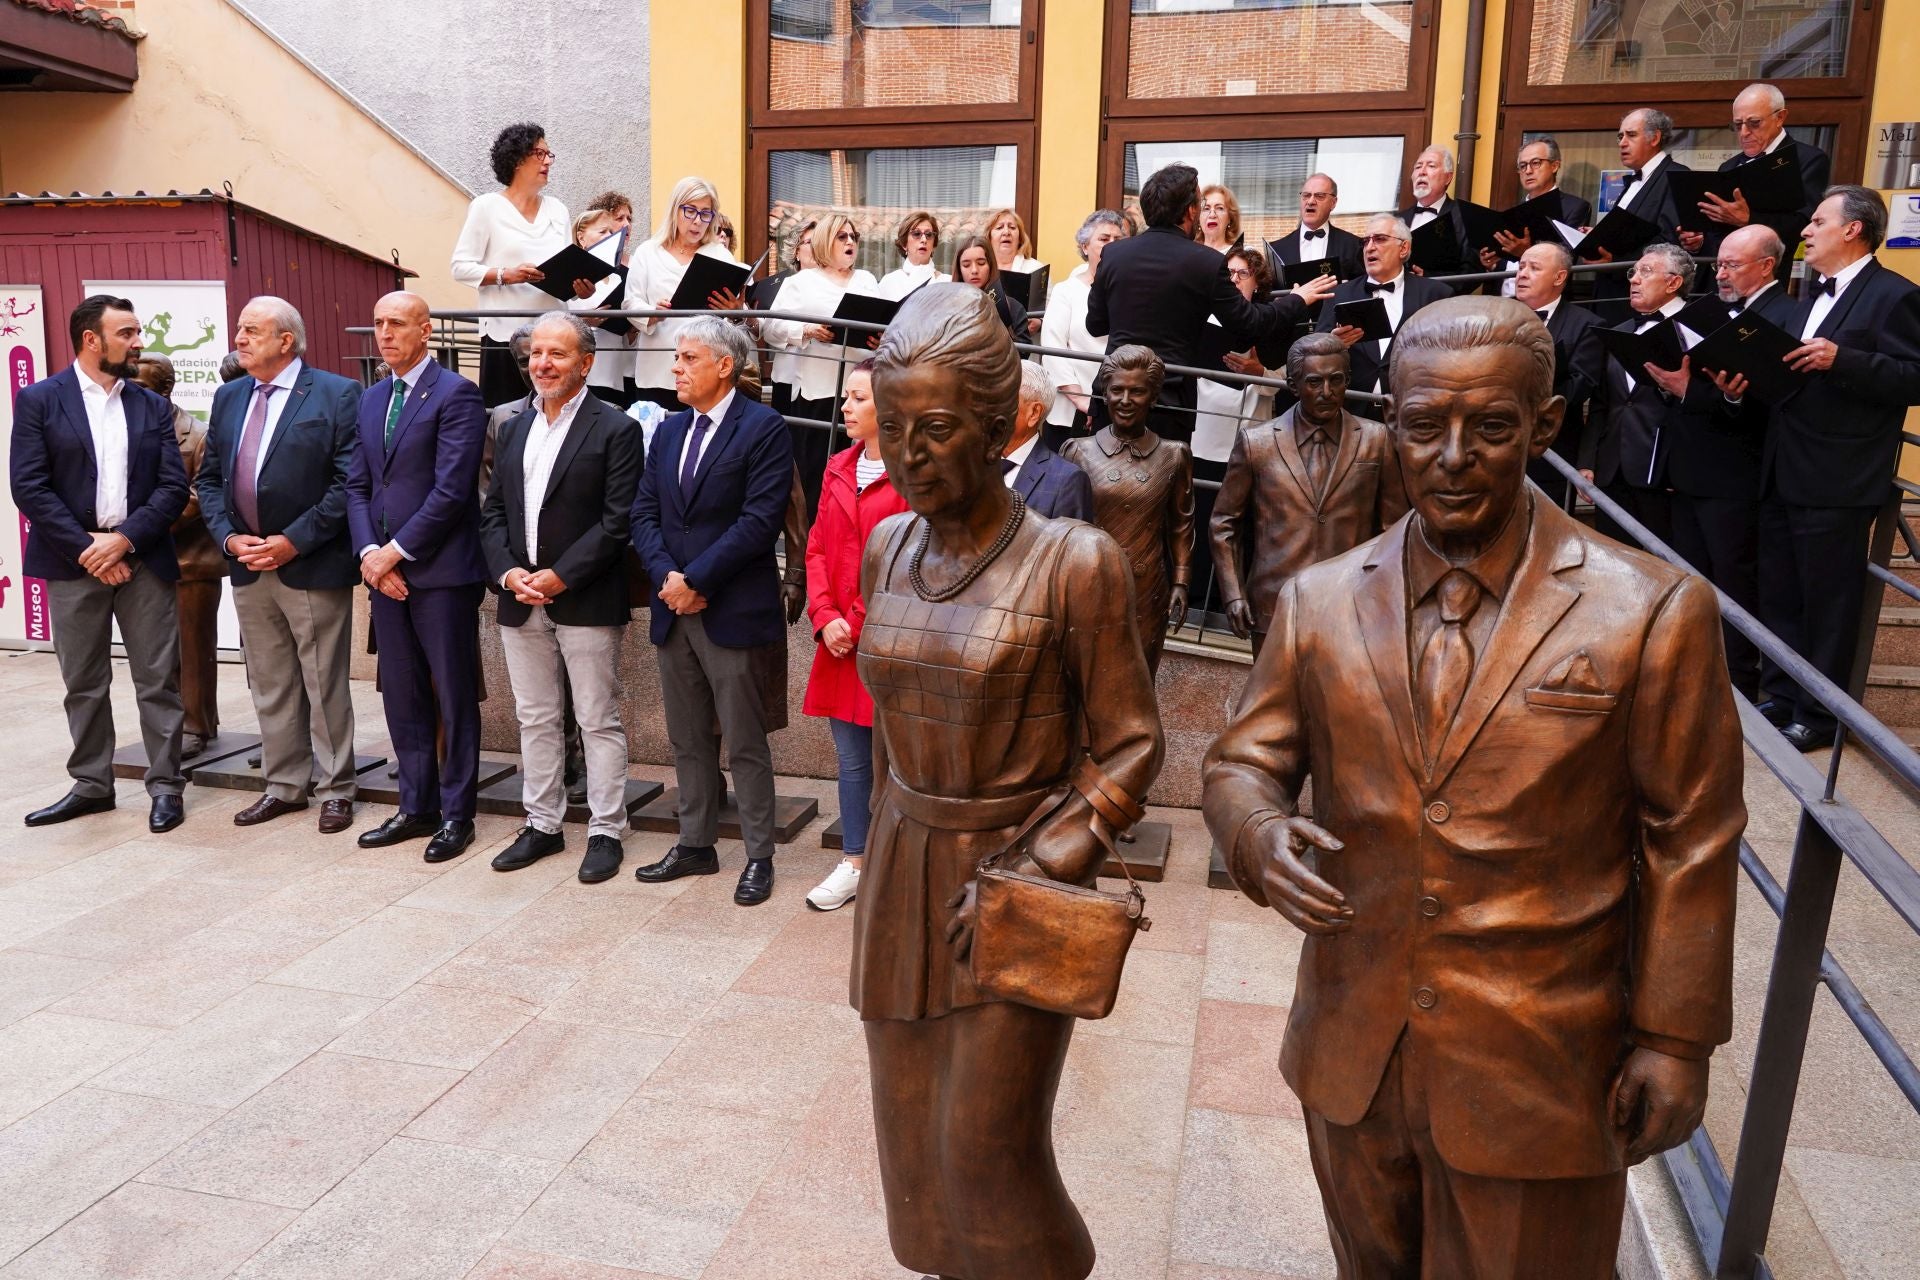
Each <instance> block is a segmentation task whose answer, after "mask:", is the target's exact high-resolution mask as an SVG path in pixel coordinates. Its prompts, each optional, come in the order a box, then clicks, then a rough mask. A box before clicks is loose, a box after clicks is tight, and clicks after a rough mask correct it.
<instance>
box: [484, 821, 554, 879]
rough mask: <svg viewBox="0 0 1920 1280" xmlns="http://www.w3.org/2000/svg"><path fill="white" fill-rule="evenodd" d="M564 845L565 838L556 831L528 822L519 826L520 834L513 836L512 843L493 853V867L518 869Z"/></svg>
mask: <svg viewBox="0 0 1920 1280" xmlns="http://www.w3.org/2000/svg"><path fill="white" fill-rule="evenodd" d="M566 847H567V838H566V837H565V836H563V835H561V834H560V833H559V832H558V831H542V830H541V829H540V828H538V827H536V826H533V825H532V824H531V823H529V824H528V825H527V826H524V827H522V828H520V834H519V835H517V836H515V837H514V838H513V843H512V844H510V845H508V846H507V847H506V848H504V849H502V850H501V851H500V852H499V853H496V854H495V855H493V869H494V870H495V871H518V870H520V869H521V868H522V867H530V866H532V865H533V864H534V863H536V862H538V861H540V859H542V858H544V857H546V856H547V855H548V854H550V853H558V852H560V851H561V850H562V849H564V848H566Z"/></svg>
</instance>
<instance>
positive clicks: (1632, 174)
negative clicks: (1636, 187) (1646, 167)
mask: <svg viewBox="0 0 1920 1280" xmlns="http://www.w3.org/2000/svg"><path fill="white" fill-rule="evenodd" d="M1638 181H1640V171H1639V170H1638V169H1629V170H1627V185H1628V186H1632V185H1633V184H1634V183H1636V182H1638Z"/></svg>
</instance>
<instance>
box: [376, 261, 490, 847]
mask: <svg viewBox="0 0 1920 1280" xmlns="http://www.w3.org/2000/svg"><path fill="white" fill-rule="evenodd" d="M432 330H433V318H432V315H431V313H430V312H429V311H428V309H427V302H426V299H424V298H422V297H420V296H419V295H418V294H412V293H390V294H388V295H387V296H386V297H384V298H382V299H380V301H379V302H378V303H376V304H375V306H374V308H373V337H374V342H375V344H376V345H377V346H378V347H379V348H380V358H381V359H383V360H385V361H386V362H387V367H388V368H390V369H392V370H393V373H392V375H391V376H389V377H386V378H383V379H381V380H380V381H379V382H377V383H375V384H374V385H373V386H371V387H369V388H368V389H367V391H366V393H365V394H364V395H362V396H361V397H360V447H359V449H358V450H357V451H356V452H355V453H354V455H353V465H352V467H351V468H350V469H349V471H348V473H347V524H348V529H349V532H350V534H351V536H352V544H353V547H354V549H355V551H356V552H357V553H358V555H359V560H360V577H361V580H362V581H364V582H365V583H366V584H367V586H369V587H371V588H372V589H373V593H374V594H373V634H374V639H375V641H376V643H377V644H378V646H379V650H380V693H381V699H382V701H383V702H384V703H385V705H386V712H387V733H388V735H389V736H390V737H391V738H392V739H393V751H394V755H395V756H397V757H398V758H399V761H400V810H399V812H398V813H395V814H394V815H393V816H392V817H391V818H388V819H387V820H386V821H385V822H383V823H381V824H380V825H379V826H377V827H375V828H374V829H373V830H371V831H367V832H363V833H362V834H361V836H360V844H361V847H362V848H367V849H378V848H382V847H384V846H387V845H393V844H399V843H401V842H402V841H405V840H417V839H419V838H420V837H422V836H429V837H431V838H430V839H429V840H428V841H427V851H426V860H427V861H428V862H445V861H447V860H448V859H449V858H455V857H458V856H459V854H460V852H461V850H463V849H465V848H466V847H467V846H468V845H469V844H471V843H473V814H474V798H475V792H476V790H477V787H476V785H475V784H476V780H477V778H478V776H479V770H480V702H479V691H480V597H481V596H482V594H483V593H484V591H485V588H484V587H483V586H482V584H483V583H484V582H485V581H486V577H487V568H486V560H485V558H484V557H483V556H482V555H481V551H480V499H479V484H480V455H481V452H482V450H483V449H484V448H485V445H486V437H487V411H486V408H485V406H483V405H482V404H481V403H480V391H479V388H477V387H475V386H474V385H473V384H472V383H471V382H468V381H467V380H466V379H465V378H463V377H461V376H460V375H459V374H457V373H455V372H453V371H452V370H451V369H444V368H442V367H441V366H440V364H439V363H438V362H437V361H435V360H434V359H433V358H432V357H431V356H429V355H428V354H427V340H428V338H429V337H430V335H431V334H432ZM436 732H437V734H438V738H439V741H438V742H436Z"/></svg>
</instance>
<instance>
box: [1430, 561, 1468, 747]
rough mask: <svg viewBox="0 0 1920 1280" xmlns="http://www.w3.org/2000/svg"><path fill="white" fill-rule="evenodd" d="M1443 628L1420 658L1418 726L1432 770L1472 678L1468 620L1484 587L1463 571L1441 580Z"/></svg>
mask: <svg viewBox="0 0 1920 1280" xmlns="http://www.w3.org/2000/svg"><path fill="white" fill-rule="evenodd" d="M1438 595H1439V600H1440V626H1439V627H1438V628H1436V629H1435V631H1434V633H1433V635H1432V636H1430V637H1428V639H1427V647H1426V649H1425V650H1424V651H1422V653H1421V655H1420V715H1421V722H1420V726H1421V728H1422V729H1423V730H1424V731H1425V732H1424V740H1425V743H1426V749H1427V762H1428V768H1429V769H1431V768H1432V762H1433V761H1434V760H1435V759H1436V758H1438V756H1439V755H1440V745H1441V744H1442V743H1444V742H1445V741H1446V740H1447V728H1448V726H1450V725H1451V724H1452V723H1453V717H1454V713H1456V712H1457V711H1459V710H1460V700H1461V699H1462V698H1464V697H1466V694H1467V682H1468V681H1469V680H1471V679H1472V678H1473V642H1472V641H1471V640H1469V639H1467V620H1468V619H1469V618H1471V617H1473V613H1474V610H1476V609H1478V608H1479V607H1480V584H1479V583H1478V582H1476V581H1474V579H1473V576H1472V575H1471V574H1469V573H1468V572H1467V571H1466V570H1464V569H1452V570H1449V571H1448V573H1447V575H1446V577H1444V578H1442V579H1440V587H1439V591H1438Z"/></svg>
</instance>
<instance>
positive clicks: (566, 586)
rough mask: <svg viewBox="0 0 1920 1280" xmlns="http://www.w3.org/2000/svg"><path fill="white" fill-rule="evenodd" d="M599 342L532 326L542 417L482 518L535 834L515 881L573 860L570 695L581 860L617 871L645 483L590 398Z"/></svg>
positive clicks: (586, 873)
mask: <svg viewBox="0 0 1920 1280" xmlns="http://www.w3.org/2000/svg"><path fill="white" fill-rule="evenodd" d="M593 352H594V348H593V330H592V329H591V328H590V327H589V326H588V325H587V324H586V323H585V322H584V321H582V320H581V319H580V318H579V317H578V316H576V315H573V314H571V313H570V312H566V311H554V312H549V313H548V314H547V315H545V316H542V317H541V318H540V319H539V320H538V321H537V322H536V323H535V325H534V328H533V333H532V335H531V337H530V339H529V357H528V364H527V370H528V373H529V374H530V375H531V377H532V379H533V395H534V404H533V406H532V407H530V408H528V409H527V410H526V411H525V412H523V413H521V414H519V415H517V416H516V417H515V418H514V419H513V420H512V421H511V422H509V423H507V424H506V426H504V427H503V428H502V429H501V432H500V439H499V442H498V449H497V452H496V454H495V457H496V465H495V467H494V472H493V480H492V483H491V485H490V486H489V487H488V490H487V499H486V503H485V505H484V506H483V507H482V508H481V511H480V545H481V549H482V550H483V551H484V552H485V554H486V557H487V574H488V576H489V578H490V579H491V581H492V583H493V585H494V588H495V590H496V591H497V592H498V593H499V595H500V608H499V622H500V644H501V648H502V649H504V650H505V652H506V658H507V678H508V680H509V681H510V682H511V683H512V685H513V704H514V711H515V714H516V715H517V716H518V718H519V721H520V759H521V774H522V779H523V781H522V785H521V799H522V803H523V805H524V806H525V808H526V813H527V825H526V826H525V827H524V828H522V829H521V831H520V834H519V835H518V836H517V837H515V839H514V841H513V843H512V844H510V845H508V846H507V847H506V849H504V850H502V851H501V852H500V853H499V854H498V855H497V856H495V858H494V860H493V869H494V870H495V871H518V870H519V869H521V868H522V867H529V866H532V865H533V864H534V863H536V862H538V861H539V860H540V859H542V858H544V857H546V856H548V855H549V854H553V853H558V852H560V851H561V850H562V849H564V848H565V847H566V839H565V837H564V836H562V835H561V833H560V831H561V828H560V824H561V822H562V821H563V820H564V819H565V817H566V808H567V800H566V785H565V782H564V774H565V768H566V737H565V732H564V729H563V720H564V709H565V706H566V702H567V694H568V690H569V689H571V690H572V697H573V710H574V715H575V717H576V718H577V719H578V721H579V724H580V734H581V739H582V741H583V743H584V744H585V748H586V758H587V797H588V806H589V809H590V811H591V816H590V817H589V819H588V824H587V849H586V856H585V858H584V859H583V860H582V861H581V864H580V872H579V877H580V880H581V881H582V882H583V883H586V884H596V883H598V882H600V881H602V880H609V879H611V878H612V877H613V876H614V874H615V873H616V872H618V871H619V870H620V862H621V858H622V856H623V854H622V850H621V846H620V839H621V837H622V836H623V835H625V834H626V829H627V815H626V783H627V736H626V733H625V731H624V730H623V729H622V728H621V725H620V701H621V690H620V644H621V640H622V638H623V637H624V636H625V634H626V628H627V618H628V608H627V580H626V574H625V571H624V561H625V554H626V544H627V536H626V535H627V522H628V518H629V513H630V512H631V510H632V507H633V493H634V488H635V486H636V485H637V484H638V483H639V478H640V433H639V432H638V431H635V430H634V429H633V425H632V423H630V422H629V421H628V420H627V419H626V417H625V416H624V415H622V414H621V413H620V412H619V410H617V409H615V408H614V407H613V406H611V405H608V404H606V403H604V402H603V401H601V400H600V399H598V398H597V397H595V396H594V395H592V394H591V393H590V392H589V391H588V389H587V373H588V371H589V369H590V368H591V367H592V364H593V358H594V355H593Z"/></svg>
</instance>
